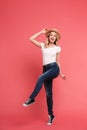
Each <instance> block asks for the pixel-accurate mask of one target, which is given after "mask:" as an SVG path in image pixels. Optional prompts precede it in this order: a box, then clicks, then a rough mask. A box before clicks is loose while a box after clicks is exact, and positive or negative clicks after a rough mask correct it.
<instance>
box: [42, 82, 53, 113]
mask: <svg viewBox="0 0 87 130" xmlns="http://www.w3.org/2000/svg"><path fill="white" fill-rule="evenodd" d="M52 81H53V80H46V81H45V82H44V87H45V91H46V99H47V107H48V114H49V115H52V114H53V94H52Z"/></svg>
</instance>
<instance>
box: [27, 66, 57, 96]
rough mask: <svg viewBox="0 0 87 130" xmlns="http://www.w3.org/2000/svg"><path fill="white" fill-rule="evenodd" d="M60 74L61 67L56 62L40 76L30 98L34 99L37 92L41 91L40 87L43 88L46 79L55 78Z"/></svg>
mask: <svg viewBox="0 0 87 130" xmlns="http://www.w3.org/2000/svg"><path fill="white" fill-rule="evenodd" d="M58 74H59V68H58V66H57V65H56V64H55V65H54V66H52V67H50V68H48V69H47V71H46V72H45V71H44V73H43V74H42V75H41V76H39V78H38V80H37V83H36V86H35V89H34V91H33V92H32V94H31V95H30V97H29V98H31V99H34V98H35V97H36V96H37V94H38V93H39V91H40V89H41V88H42V84H43V83H44V81H45V80H50V79H53V78H55V77H57V76H58Z"/></svg>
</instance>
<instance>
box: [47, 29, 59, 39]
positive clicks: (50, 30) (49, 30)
mask: <svg viewBox="0 0 87 130" xmlns="http://www.w3.org/2000/svg"><path fill="white" fill-rule="evenodd" d="M51 32H55V33H56V34H57V38H58V39H60V38H61V36H60V33H59V31H58V30H57V29H55V28H52V29H47V32H46V36H47V37H48V36H49V34H50V33H51Z"/></svg>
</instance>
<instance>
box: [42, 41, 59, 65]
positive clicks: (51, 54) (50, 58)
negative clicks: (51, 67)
mask: <svg viewBox="0 0 87 130" xmlns="http://www.w3.org/2000/svg"><path fill="white" fill-rule="evenodd" d="M41 50H42V55H43V65H46V64H50V63H53V62H56V54H57V53H59V52H60V51H61V47H60V46H56V45H55V46H53V47H49V48H45V47H44V43H41Z"/></svg>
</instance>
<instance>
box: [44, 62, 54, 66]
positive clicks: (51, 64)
mask: <svg viewBox="0 0 87 130" xmlns="http://www.w3.org/2000/svg"><path fill="white" fill-rule="evenodd" d="M56 64H57V63H56V62H53V63H50V64H47V65H43V67H51V66H53V65H56Z"/></svg>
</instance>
